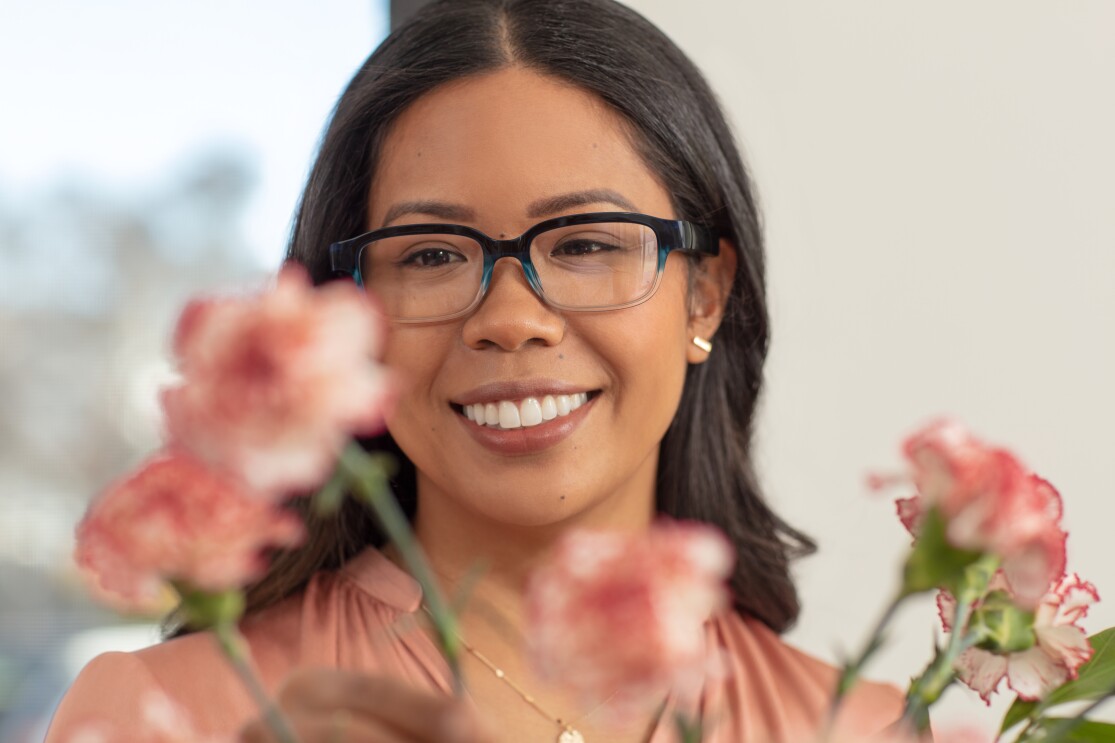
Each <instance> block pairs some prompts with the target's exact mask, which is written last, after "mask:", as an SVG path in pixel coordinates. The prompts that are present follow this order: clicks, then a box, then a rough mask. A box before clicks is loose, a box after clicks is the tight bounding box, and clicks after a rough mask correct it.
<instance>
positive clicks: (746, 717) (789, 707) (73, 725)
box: [46, 549, 902, 743]
mask: <svg viewBox="0 0 1115 743" xmlns="http://www.w3.org/2000/svg"><path fill="white" fill-rule="evenodd" d="M421 599H422V594H421V590H420V589H419V587H418V585H417V583H415V582H414V581H413V579H411V578H410V576H408V575H407V574H406V573H404V572H403V571H402V570H400V569H399V568H398V567H396V566H395V565H394V564H393V563H392V562H390V561H389V560H388V559H387V558H385V557H384V556H383V555H382V554H381V553H379V552H378V551H376V550H374V549H369V550H366V551H365V552H363V553H361V554H360V555H359V556H357V557H356V558H354V559H353V560H352V561H350V562H349V563H348V564H347V565H346V566H345V567H344V568H343V569H341V570H339V571H337V572H333V573H321V574H319V575H317V576H315V577H314V578H313V579H312V580H311V581H310V583H309V585H308V586H307V588H306V590H305V591H303V592H302V593H300V594H299V595H297V596H293V597H291V598H289V599H287V600H285V601H283V602H282V603H280V604H278V605H276V606H274V607H271V608H269V609H266V610H264V611H262V612H260V613H258V614H256V615H254V616H252V617H250V618H249V619H248V620H246V621H245V622H244V623H243V624H242V627H241V629H242V631H243V632H244V635H245V637H246V638H247V640H248V644H249V646H250V648H251V655H252V658H253V662H254V664H255V666H256V668H257V669H258V672H259V676H260V678H261V680H262V682H263V685H264V687H265V689H267V690H268V691H269V692H270V693H272V694H274V693H275V692H276V691H277V689H278V687H279V685H280V684H281V683H282V681H283V679H284V678H285V677H286V676H287V675H288V674H289V673H290V672H291V671H293V670H294V669H295V668H298V667H329V668H343V669H346V670H353V671H360V672H364V673H370V674H382V675H388V676H394V677H396V678H399V679H400V680H404V681H406V682H407V683H408V684H410V685H412V686H414V687H415V688H419V689H426V690H429V691H430V692H434V693H438V692H440V693H446V694H447V693H449V691H450V688H451V687H450V683H449V675H448V668H447V667H446V664H445V662H444V660H442V658H441V655H440V654H439V653H438V651H437V649H436V648H435V647H434V645H433V643H432V642H431V641H430V640H429V639H428V638H427V636H426V635H425V633H423V632H420V631H418V630H417V629H416V620H415V612H417V611H418V610H419V607H420V605H421ZM706 642H707V647H708V652H709V653H710V657H711V656H714V657H716V658H718V659H719V661H720V666H721V667H722V668H723V667H724V666H726V668H724V671H725V672H723V673H717V674H710V677H709V678H707V679H706V681H705V684H704V688H703V690H702V693H701V695H700V697H699V700H698V701H696V702H694V703H693V704H695V705H696V708H694V709H687V710H686V711H687V712H689V713H690V714H699V715H700V716H701V717H702V719H703V720H705V723H706V730H707V733H708V734H707V737H706V742H707V743H747V742H749V741H755V743H802V741H803V740H805V739H804V738H803V737H802V736H803V734H804V733H803V731H806V730H811V729H815V728H816V726H817V725H818V724H819V723H820V721H821V720H823V719H824V715H825V714H826V712H827V707H828V700H829V698H830V696H829V695H830V694H831V691H832V689H833V688H834V684H835V682H836V670H835V669H834V668H832V666H830V665H828V664H826V663H824V662H822V661H820V660H817V659H815V658H813V657H811V656H809V655H807V654H805V653H802V652H801V651H799V650H796V649H794V648H792V647H790V646H789V645H787V644H786V643H785V642H783V640H782V639H781V638H780V637H779V636H778V635H776V634H775V633H774V632H772V631H771V630H769V629H768V628H766V627H765V626H764V625H762V624H761V623H760V622H758V621H755V620H753V619H750V618H745V617H740V616H739V615H737V614H734V613H725V614H722V615H718V616H717V617H714V618H713V619H711V620H710V621H709V622H708V624H707V625H706ZM152 692H156V693H158V692H161V693H163V694H165V695H167V696H168V697H169V698H170V699H171V700H172V701H174V702H175V703H177V704H178V705H180V706H182V707H183V708H184V709H185V710H186V711H187V713H188V714H189V715H190V716H191V718H192V719H193V722H194V725H195V727H196V728H197V731H198V732H199V733H201V734H204V735H230V734H233V733H235V732H236V731H238V730H239V729H240V728H241V727H242V726H243V725H244V724H245V723H247V722H248V721H250V720H251V719H253V718H255V717H256V716H257V715H258V712H257V710H256V708H255V706H254V704H253V702H252V700H251V698H250V697H249V696H248V694H247V693H246V691H245V690H244V689H243V687H242V685H241V683H240V681H239V679H238V678H237V677H236V675H235V674H234V673H233V671H232V670H231V668H230V667H229V666H228V664H227V663H226V661H225V660H224V659H223V658H222V657H221V655H220V653H219V650H218V648H217V646H216V643H215V641H214V640H213V638H212V636H211V635H208V634H205V633H200V634H191V635H186V636H183V637H179V638H175V639H173V640H169V641H167V642H164V643H161V644H159V645H155V646H153V647H150V648H147V649H145V650H141V651H138V652H136V653H108V654H105V655H102V656H99V657H98V658H96V659H95V660H93V661H92V662H91V663H90V664H89V665H88V666H86V668H85V669H84V670H83V671H82V673H81V675H80V676H79V677H78V679H77V681H76V682H75V683H74V684H73V686H72V687H71V688H70V690H69V691H68V692H67V694H66V696H65V698H64V699H63V701H62V703H61V704H60V705H59V708H58V710H57V712H56V713H55V716H54V720H53V722H52V724H51V727H50V732H49V733H48V735H47V739H46V743H68V739H69V737H70V736H71V735H72V734H73V732H74V731H75V730H77V729H79V728H80V726H82V725H83V724H84V723H88V722H92V721H95V720H101V721H106V722H108V723H109V724H111V725H114V726H116V727H118V728H122V729H125V730H126V729H129V726H134V725H135V721H136V720H138V719H140V713H141V708H142V704H143V702H144V699H145V698H147V696H148V695H149V694H150V693H152ZM901 704H902V697H901V694H900V693H899V692H898V690H897V689H895V688H894V687H891V686H886V685H882V684H871V683H865V684H861V685H860V686H858V687H857V688H856V690H855V691H854V692H853V693H852V694H851V695H850V697H849V699H848V702H847V704H846V705H845V709H844V714H842V715H841V719H840V725H839V728H840V729H841V730H842V731H847V732H848V734H849V735H851V736H855V737H853V738H852V739H853V740H860V739H866V738H867V736H869V735H870V734H872V733H875V732H878V731H881V730H883V729H884V728H886V727H887V726H888V725H890V724H891V723H893V722H894V721H895V720H896V719H897V718H898V716H899V715H900V714H901ZM671 711H673V706H672V705H671V706H670V709H668V710H667V714H664V715H663V716H662V718H661V719H662V723H661V724H660V725H659V728H658V729H657V730H656V731H655V732H654V734H653V736H652V739H651V740H652V743H672V741H673V740H674V735H673V730H672V722H671V718H672V715H670V714H668V713H669V712H671Z"/></svg>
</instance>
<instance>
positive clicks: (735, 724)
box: [51, 0, 899, 742]
mask: <svg viewBox="0 0 1115 743" xmlns="http://www.w3.org/2000/svg"><path fill="white" fill-rule="evenodd" d="M758 222H759V220H758V215H757V213H756V209H755V204H754V198H753V196H752V193H751V186H750V183H749V179H748V176H747V174H746V171H745V169H744V166H743V164H742V162H741V160H740V157H739V154H738V152H737V150H736V147H735V145H734V143H733V141H732V138H731V136H730V134H729V132H728V127H727V125H726V124H725V121H724V118H723V116H722V114H721V112H720V111H719V109H718V107H717V106H716V103H715V100H714V98H713V95H712V93H711V91H710V90H709V89H708V87H707V85H706V84H705V82H704V81H703V79H702V78H701V76H700V74H699V73H698V72H697V71H696V69H695V68H694V67H693V65H692V64H691V63H690V62H689V61H688V60H687V59H686V58H685V57H684V56H683V55H682V53H681V52H680V51H679V50H678V49H677V48H676V47H675V46H674V45H673V44H672V43H671V42H670V41H669V40H668V39H667V38H666V37H665V36H664V35H663V34H662V33H661V32H660V31H658V30H657V29H655V28H654V27H653V26H651V25H650V24H649V23H647V22H646V21H645V20H643V19H642V18H640V17H639V16H637V15H636V14H634V13H632V12H631V11H629V10H627V9H626V8H624V7H623V6H620V5H618V4H615V3H612V2H609V1H608V0H503V1H497V0H452V1H448V0H447V1H446V2H440V3H435V4H433V5H432V6H430V7H429V8H427V9H426V10H424V11H423V12H422V13H420V14H419V15H418V16H416V17H415V18H414V19H413V20H412V21H411V22H410V23H409V24H407V25H406V26H404V27H403V28H401V29H399V31H398V32H396V33H395V34H393V35H392V36H391V37H390V38H389V39H388V40H387V41H385V42H384V44H383V45H382V46H381V47H380V48H379V49H378V50H376V51H375V52H374V53H373V54H372V56H371V57H369V59H368V61H367V62H366V63H365V65H364V66H363V68H362V69H361V70H360V71H359V72H358V73H357V75H356V77H355V78H354V79H353V81H352V83H351V84H350V85H349V87H348V89H347V90H346V91H345V93H344V95H343V96H342V98H341V100H340V101H339V103H338V105H337V109H336V111H335V113H334V115H333V119H332V121H331V123H330V126H329V129H328V131H327V133H326V135H325V138H324V140H323V142H322V146H321V151H320V154H319V156H318V160H317V163H316V165H315V166H314V169H313V171H312V173H311V175H310V180H309V183H308V185H307V188H306V191H305V193H304V195H303V199H302V203H301V207H300V210H299V214H298V217H297V222H296V226H295V231H294V236H293V240H292V243H291V246H290V251H289V258H290V259H291V260H293V261H296V262H299V263H302V264H304V265H305V266H306V267H307V268H308V269H309V271H310V272H311V275H312V276H313V277H314V279H315V281H316V282H317V283H325V282H328V281H331V280H336V279H338V278H342V279H344V276H345V275H348V276H351V277H352V278H354V279H355V280H356V281H358V282H360V283H362V284H363V285H365V286H366V287H368V288H369V289H371V290H372V291H373V292H374V293H375V294H376V295H377V296H378V297H379V300H380V303H381V306H382V309H383V312H384V314H385V316H386V317H387V319H388V321H389V322H390V332H389V334H388V338H387V344H386V351H385V356H384V361H385V362H386V363H387V364H388V365H389V366H391V367H393V368H394V370H395V372H396V374H397V376H398V378H399V379H400V382H401V390H400V394H399V397H398V400H397V403H396V405H395V408H394V411H393V413H392V415H391V416H390V418H389V419H388V422H387V433H386V434H385V435H384V436H383V437H382V438H380V439H377V440H373V441H369V442H367V445H368V446H369V447H372V448H385V449H388V450H390V451H393V452H395V453H396V454H397V456H398V457H399V460H400V465H401V467H400V473H399V475H398V478H397V482H396V483H395V484H396V489H397V491H398V493H399V495H400V498H401V500H402V501H403V503H404V505H405V507H406V508H407V509H408V513H409V515H410V517H411V518H412V521H413V524H414V528H415V531H416V533H417V535H418V538H419V541H420V542H421V543H422V546H423V547H424V549H425V550H426V552H427V553H428V555H429V558H430V561H431V563H432V565H433V567H434V569H435V570H436V571H437V572H438V573H439V574H440V576H441V577H442V579H443V580H444V581H445V583H446V585H447V588H448V589H449V590H450V592H453V591H456V590H458V589H461V588H462V587H463V586H465V585H469V586H470V588H469V590H470V591H471V593H470V596H471V597H472V601H471V603H470V605H472V606H474V607H478V608H477V609H474V610H471V611H467V612H466V613H465V614H464V615H463V617H462V619H461V627H462V634H463V635H464V636H465V637H467V638H468V641H469V643H470V646H473V647H476V648H482V649H483V653H484V655H483V656H481V655H475V656H470V657H475V658H476V659H478V662H481V663H482V665H478V666H476V667H475V668H470V667H467V666H466V669H465V670H466V672H469V678H470V682H471V683H470V691H471V696H472V700H473V702H474V704H473V705H472V708H473V709H472V712H471V714H475V715H477V716H478V717H479V718H481V719H485V718H486V719H487V720H488V721H489V727H491V728H493V729H495V730H498V731H499V732H498V735H492V734H487V736H488V737H485V734H481V733H476V734H469V735H470V736H471V737H469V736H465V738H463V739H468V740H492V739H495V740H507V741H521V740H552V739H555V738H557V737H558V735H559V733H561V729H562V728H561V727H558V728H555V719H554V718H553V717H550V716H549V715H547V714H540V712H541V710H542V709H549V710H562V714H561V715H560V717H561V718H562V719H576V720H578V724H577V727H578V729H579V730H581V731H582V732H583V733H584V734H585V737H586V738H587V739H590V740H610V741H629V740H630V741H636V740H639V741H641V740H654V741H656V742H657V741H665V740H669V739H670V738H671V737H672V735H673V733H672V729H671V726H670V724H669V722H668V720H667V721H659V720H654V721H651V723H650V724H649V726H648V725H647V724H646V723H645V722H644V723H640V724H638V725H635V726H629V727H627V728H606V727H604V726H603V724H602V722H600V720H599V719H598V718H602V717H604V715H602V714H598V712H599V710H600V708H602V707H606V706H607V705H608V702H609V699H608V698H605V699H599V700H594V701H593V703H592V704H590V705H587V706H585V704H584V700H581V699H576V698H573V697H572V696H570V695H568V694H566V693H564V692H563V691H562V690H560V689H558V688H556V687H554V686H552V685H551V684H549V683H547V682H546V681H545V680H543V679H542V678H539V677H537V676H536V675H535V674H534V672H533V671H532V670H531V669H530V667H529V666H528V665H527V664H526V662H525V661H524V659H523V657H522V648H521V647H520V646H519V645H518V644H517V643H516V642H514V638H515V637H516V636H521V635H522V634H524V632H525V629H524V628H525V617H524V610H523V601H522V597H523V588H524V584H525V581H526V575H527V573H528V571H529V570H530V569H531V568H532V567H533V566H534V565H536V564H537V563H538V561H539V559H540V557H541V555H543V554H544V553H545V552H546V550H547V549H548V548H549V547H550V546H551V545H552V544H553V543H554V542H555V541H556V540H557V538H558V537H559V536H560V535H562V534H563V533H565V532H567V531H568V530H569V529H571V528H572V527H599V528H607V529H618V530H623V531H644V530H646V529H647V528H648V526H649V525H650V523H651V522H652V520H653V519H654V518H655V517H656V515H658V514H665V515H669V516H672V517H675V518H684V519H692V520H698V521H704V522H707V523H710V524H713V525H715V526H718V527H719V528H721V529H722V530H723V531H724V532H725V533H726V534H727V536H728V538H729V540H730V541H731V543H732V544H733V546H734V547H735V550H736V552H737V554H738V557H739V561H738V564H737V567H736V569H735V572H734V574H733V575H732V578H731V588H732V592H733V606H732V607H731V610H730V611H726V612H724V613H721V614H718V615H716V616H714V617H713V618H712V619H711V620H710V621H709V623H708V625H707V629H706V635H705V640H706V645H707V655H708V657H709V659H710V660H712V661H716V662H715V663H714V664H713V665H712V666H710V669H711V668H712V667H713V666H716V667H719V668H720V669H721V671H719V672H714V671H712V670H710V671H709V674H708V677H707V678H705V679H704V680H703V682H702V684H701V689H702V691H701V696H700V698H699V699H695V700H683V699H674V698H665V697H664V699H663V704H664V705H665V706H667V707H669V706H671V705H677V706H679V707H684V706H686V705H688V706H690V707H692V711H693V712H694V713H699V714H700V715H701V716H702V717H703V718H704V719H705V724H706V728H707V729H708V731H709V735H710V736H711V739H714V740H722V741H796V740H799V738H798V737H797V736H799V735H801V734H802V733H803V732H804V731H808V730H812V729H814V728H816V726H817V725H818V724H819V723H820V722H822V721H823V719H824V715H825V712H826V709H827V705H828V699H829V695H830V693H831V691H832V689H833V687H834V684H835V678H836V677H835V671H834V670H833V669H832V668H830V667H828V666H826V665H825V664H823V663H821V662H820V661H818V660H815V659H813V658H810V657H809V656H807V655H805V654H803V653H801V652H799V651H797V650H794V649H793V648H791V647H789V646H787V645H786V644H784V643H783V642H782V641H781V639H780V638H779V637H778V633H780V632H781V631H783V630H785V629H786V628H788V627H789V626H790V625H791V624H792V623H793V621H794V620H795V618H796V616H797V613H798V603H797V597H796V592H795V590H794V586H793V583H792V581H791V577H790V574H789V566H790V562H791V560H792V559H793V558H794V557H795V556H797V555H800V554H802V553H804V552H807V551H809V550H810V549H811V548H812V545H811V543H810V542H809V540H808V539H807V538H805V537H804V536H803V535H801V534H800V533H798V532H797V531H795V530H794V529H792V528H791V527H789V526H788V525H787V524H785V523H784V522H783V521H782V520H781V519H780V518H779V517H778V516H777V515H776V514H775V513H774V512H773V511H772V510H771V509H770V508H769V507H768V506H767V504H766V503H765V501H764V499H763V497H762V495H761V492H760V488H759V485H758V482H757V478H756V475H755V471H754V466H753V462H752V456H751V428H752V419H753V416H754V412H755V406H756V402H757V400H758V396H759V393H760V390H761V383H762V372H763V363H764V360H765V356H766V349H767V344H768V334H769V329H768V320H767V313H766V306H765V301H766V299H765V288H764V256H763V244H762V238H761V235H760V232H759V228H758ZM330 245H332V248H331V249H330V248H329V246H330ZM505 259H506V260H505ZM339 274H340V275H339ZM477 565H484V566H485V570H484V571H483V573H482V575H481V577H480V578H478V579H475V582H473V580H474V577H473V576H472V571H473V568H474V567H475V566H477ZM421 598H422V597H421V594H420V592H419V590H418V588H417V586H416V584H415V583H414V582H413V581H412V580H411V579H410V578H409V576H408V575H406V573H405V572H404V571H403V570H402V569H401V568H400V567H399V564H398V560H397V555H396V554H395V553H394V551H393V549H392V548H391V547H389V546H385V540H384V539H383V537H382V535H381V534H380V533H379V531H378V530H377V529H376V526H375V524H373V523H372V522H371V520H370V519H369V518H368V517H367V516H366V515H365V514H364V513H363V512H362V511H360V510H359V508H358V507H354V508H346V509H344V510H342V511H341V512H340V514H339V515H338V516H337V517H336V518H331V519H320V518H319V519H316V520H312V521H311V536H310V540H309V542H308V544H307V545H306V546H305V547H303V548H301V549H299V550H296V551H291V552H288V553H285V554H284V555H282V556H281V557H280V558H279V559H278V560H277V561H276V562H275V565H274V567H273V569H272V571H271V573H270V574H269V575H268V576H267V577H265V578H264V579H263V580H262V581H261V582H260V583H259V584H258V585H257V586H255V587H254V589H253V590H252V592H251V594H250V597H249V601H250V607H249V608H250V614H249V617H248V619H247V620H245V623H244V632H245V634H246V635H247V637H248V639H249V642H250V643H251V646H252V650H253V653H254V655H255V657H256V658H257V660H258V662H259V664H260V670H261V673H262V676H263V678H264V681H265V684H266V685H267V686H269V687H270V688H272V689H275V688H278V687H279V686H280V685H281V684H282V685H283V689H284V691H283V692H282V694H281V695H280V702H281V703H282V704H283V706H284V707H285V708H286V710H287V712H288V714H289V715H290V717H291V718H292V720H293V721H294V723H295V725H296V726H297V728H298V729H299V731H300V732H301V733H302V736H303V739H304V740H307V741H312V740H338V736H344V737H343V740H346V741H358V740H359V741H365V740H367V741H374V740H385V741H386V740H445V739H447V737H446V736H447V734H446V733H445V730H446V728H443V727H439V725H441V722H440V720H441V719H442V715H444V714H448V713H450V712H453V711H456V712H458V713H459V712H460V710H457V709H456V708H454V707H453V706H452V705H451V704H450V703H449V702H447V701H446V700H445V697H444V692H445V691H447V690H449V688H450V684H449V680H448V677H447V669H446V667H445V664H444V662H443V661H442V660H441V659H440V658H439V657H438V656H437V653H436V651H435V649H434V645H433V644H432V643H431V641H430V639H429V638H428V637H427V636H426V635H425V634H423V633H421V632H418V631H413V630H408V628H409V627H411V626H412V625H413V624H414V623H415V618H414V616H413V615H414V614H415V613H416V612H417V611H419V609H420V605H421ZM648 652H652V651H651V650H649V649H648ZM481 658H483V659H484V660H483V661H480V660H479V659H481ZM489 659H490V660H491V661H492V664H489V662H488V661H489ZM307 666H318V667H320V666H325V667H328V668H333V669H338V670H335V671H320V670H319V671H315V672H312V673H309V672H298V671H296V669H298V668H303V667H307ZM494 666H498V667H499V668H500V669H501V670H500V673H498V674H491V673H487V671H488V670H489V669H490V668H491V667H494ZM725 668H726V671H727V672H723V671H724V669H725ZM505 678H514V679H516V680H517V682H518V684H519V686H521V687H523V688H528V689H530V690H531V695H530V696H529V697H528V696H527V695H524V694H523V693H521V692H519V691H518V688H519V687H518V686H517V687H509V686H508V684H507V683H506V682H505V681H504V679H505ZM152 688H161V689H162V690H164V691H166V692H167V693H168V694H169V695H170V696H171V697H172V698H175V699H177V700H178V701H180V702H181V703H182V704H184V705H185V706H186V707H187V708H188V709H189V710H190V711H191V713H193V714H194V716H195V717H196V718H197V720H198V722H199V724H200V725H201V726H202V727H203V729H204V730H205V731H208V732H214V733H228V732H232V731H235V730H237V729H238V728H240V727H241V726H242V725H244V724H246V723H249V721H250V719H251V717H252V715H253V711H252V708H251V705H250V703H249V702H248V700H247V698H246V697H245V696H244V695H243V694H242V692H240V691H239V689H238V687H237V683H236V680H235V679H234V678H233V677H232V676H231V675H230V674H227V673H226V672H225V671H224V668H223V666H222V665H221V663H220V660H219V659H218V658H217V656H216V654H215V652H214V649H213V648H212V647H211V646H210V644H209V643H208V641H207V639H206V638H204V637H202V636H198V635H189V634H185V635H183V636H180V637H177V638H175V639H173V640H171V641H169V642H167V643H164V644H163V645H161V646H158V647H156V648H153V649H151V650H148V651H144V652H141V653H138V654H135V655H127V656H119V655H118V656H108V657H104V658H102V659H100V660H98V661H96V662H95V663H94V664H92V665H91V666H90V667H89V668H88V669H87V670H86V671H85V673H84V674H83V676H82V677H81V679H79V681H78V682H77V684H76V686H75V687H74V689H73V690H72V691H71V692H70V694H69V696H68V697H67V699H66V701H65V702H64V704H63V706H62V707H61V709H60V712H59V715H58V717H57V718H56V723H55V726H54V731H53V733H52V738H51V740H52V741H54V740H59V741H60V740H64V739H65V734H66V731H67V730H68V729H70V727H71V726H72V725H73V724H74V723H75V721H78V720H80V719H81V718H82V717H83V716H84V715H87V714H89V713H90V712H91V711H93V710H97V711H98V712H99V713H100V714H102V715H103V714H105V712H106V710H107V711H108V713H109V714H116V715H118V716H119V717H120V718H121V719H123V720H126V719H128V718H129V715H132V714H133V712H134V705H135V704H136V702H135V700H137V699H139V698H140V697H142V695H143V692H144V691H147V690H150V689H152ZM323 690H328V692H329V693H324V692H323ZM528 698H529V699H531V700H535V701H538V700H541V702H542V703H540V704H536V703H534V702H527V700H528ZM524 702H527V703H524ZM898 705H899V695H898V693H897V692H896V691H894V690H890V689H887V688H884V687H878V686H871V685H866V686H864V687H862V689H861V690H860V691H858V692H857V694H856V695H855V697H854V698H853V699H852V700H851V703H850V704H848V705H847V707H846V708H845V719H844V724H845V725H846V726H847V727H848V728H849V729H850V730H852V731H856V732H874V731H877V730H879V729H881V728H883V727H885V726H886V725H887V724H888V723H890V722H891V721H893V720H894V719H896V718H897V716H898V713H899V708H898ZM338 715H341V717H338ZM594 715H595V717H594ZM338 719H343V720H345V721H346V724H345V726H344V729H343V730H342V731H340V732H339V731H338V730H337V728H336V726H335V724H334V723H335V722H336V720H338ZM664 719H665V718H664ZM558 724H559V725H561V723H560V722H559V723H558ZM244 735H245V737H246V738H247V739H250V740H257V739H258V740H262V739H264V737H263V736H264V733H263V732H262V728H261V727H259V726H251V725H249V727H248V728H247V729H246V732H245V733H244ZM462 735H463V733H462ZM458 739H461V738H458Z"/></svg>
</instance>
